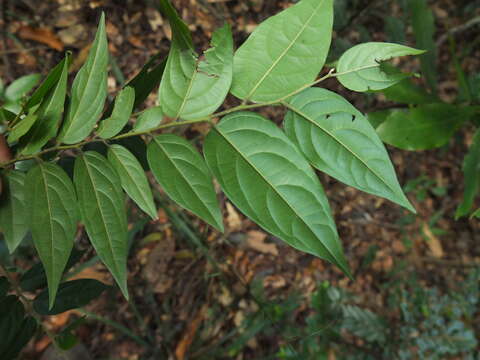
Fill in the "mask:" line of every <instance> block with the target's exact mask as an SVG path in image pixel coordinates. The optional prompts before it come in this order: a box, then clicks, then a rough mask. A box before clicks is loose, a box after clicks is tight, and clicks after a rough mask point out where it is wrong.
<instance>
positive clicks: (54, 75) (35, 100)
mask: <svg viewBox="0 0 480 360" xmlns="http://www.w3.org/2000/svg"><path fill="white" fill-rule="evenodd" d="M71 55H72V54H71V52H70V51H67V53H66V55H65V57H64V58H63V60H62V61H60V62H59V63H58V64H57V65H55V67H54V68H53V69H52V70H50V72H49V73H48V75H47V77H46V78H45V80H44V81H43V82H42V83H41V84H40V86H39V87H38V88H37V89H36V90H35V91H34V92H33V94H32V96H30V98H29V99H28V101H27V103H26V104H25V109H27V110H28V109H30V108H32V107H34V106H35V105H38V104H39V103H40V101H41V100H42V99H43V98H44V97H45V95H47V93H49V92H50V90H51V89H52V88H53V87H54V86H58V85H57V83H58V82H59V81H60V79H61V78H62V76H63V73H64V71H65V70H64V69H65V68H66V69H67V75H68V68H69V66H70V64H71V62H72V56H71Z"/></svg>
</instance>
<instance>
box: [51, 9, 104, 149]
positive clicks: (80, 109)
mask: <svg viewBox="0 0 480 360" xmlns="http://www.w3.org/2000/svg"><path fill="white" fill-rule="evenodd" d="M107 66H108V44H107V34H106V32H105V14H103V13H102V17H101V19H100V24H99V26H98V30H97V34H96V36H95V41H94V42H93V45H92V47H91V49H90V52H89V54H88V58H87V61H86V62H85V64H84V65H83V66H82V68H81V69H80V71H79V72H78V74H77V76H76V77H75V80H74V81H73V86H72V96H71V102H70V106H69V108H68V112H67V116H66V118H65V123H64V124H63V126H62V129H61V131H60V135H59V140H60V141H62V142H64V143H65V144H74V143H77V142H80V141H82V140H83V139H85V138H86V137H87V136H88V135H90V133H91V132H92V130H93V128H94V127H95V123H96V122H97V120H98V118H99V117H100V114H101V113H102V110H103V106H104V102H105V99H106V97H107Z"/></svg>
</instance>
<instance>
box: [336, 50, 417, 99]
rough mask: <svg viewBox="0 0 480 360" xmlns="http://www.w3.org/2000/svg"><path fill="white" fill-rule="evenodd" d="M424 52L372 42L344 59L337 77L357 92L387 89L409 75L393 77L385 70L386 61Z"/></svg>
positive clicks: (400, 74)
mask: <svg viewBox="0 0 480 360" xmlns="http://www.w3.org/2000/svg"><path fill="white" fill-rule="evenodd" d="M423 53H424V51H423V50H417V49H414V48H411V47H408V46H404V45H399V44H392V43H381V42H370V43H365V44H360V45H356V46H354V47H352V48H351V49H349V50H347V51H346V52H345V53H344V54H343V55H342V56H341V57H340V60H339V61H338V66H337V72H338V73H339V74H340V75H338V76H337V78H338V80H339V81H340V83H342V85H343V86H345V87H346V88H348V89H350V90H353V91H358V92H365V91H369V90H383V89H386V88H388V87H390V86H392V85H395V84H396V83H398V82H399V81H401V80H403V79H405V77H406V76H409V75H407V74H403V73H401V72H394V73H393V74H391V71H388V68H381V65H382V62H384V61H387V60H390V59H392V58H394V57H398V56H406V55H420V54H423ZM384 70H387V72H385V71H384Z"/></svg>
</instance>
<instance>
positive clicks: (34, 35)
mask: <svg viewBox="0 0 480 360" xmlns="http://www.w3.org/2000/svg"><path fill="white" fill-rule="evenodd" d="M18 36H19V37H21V38H22V39H25V40H33V41H36V42H39V43H42V44H45V45H47V46H49V47H51V48H52V49H55V50H57V51H63V49H64V45H63V42H62V41H61V40H60V39H59V38H58V37H57V36H56V35H55V34H54V33H53V31H52V30H50V29H48V28H32V27H30V26H22V27H21V28H20V30H19V31H18Z"/></svg>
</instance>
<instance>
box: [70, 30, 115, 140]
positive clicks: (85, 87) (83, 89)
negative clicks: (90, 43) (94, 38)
mask: <svg viewBox="0 0 480 360" xmlns="http://www.w3.org/2000/svg"><path fill="white" fill-rule="evenodd" d="M102 30H103V28H102ZM101 36H103V31H102V34H101ZM101 41H103V39H100V38H99V43H98V44H97V45H98V46H97V48H96V49H95V50H96V51H95V56H94V58H93V63H92V66H91V68H90V69H87V68H85V72H86V74H85V75H87V83H86V84H85V86H84V87H83V88H82V89H81V90H80V91H79V95H80V101H79V103H78V105H77V107H76V109H75V112H74V113H73V114H72V115H71V116H69V119H71V120H70V123H69V125H68V127H67V128H66V129H65V132H64V134H65V135H64V136H63V137H66V136H67V134H68V132H69V131H70V129H71V128H72V127H73V124H74V123H76V122H77V121H75V120H76V119H77V114H78V111H79V109H80V105H81V104H83V99H84V97H85V91H86V89H87V88H88V85H89V84H90V82H91V79H92V78H93V76H92V75H91V71H92V70H93V69H95V65H96V64H97V61H98V59H99V58H100V52H101V51H100V42H101ZM107 51H108V48H107ZM87 61H88V60H87ZM81 75H83V74H81ZM72 99H73V95H72ZM84 125H85V124H82V127H83V126H84Z"/></svg>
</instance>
